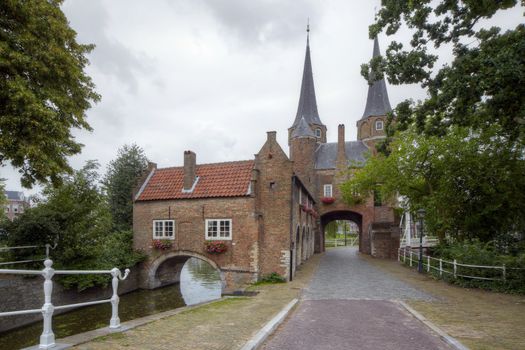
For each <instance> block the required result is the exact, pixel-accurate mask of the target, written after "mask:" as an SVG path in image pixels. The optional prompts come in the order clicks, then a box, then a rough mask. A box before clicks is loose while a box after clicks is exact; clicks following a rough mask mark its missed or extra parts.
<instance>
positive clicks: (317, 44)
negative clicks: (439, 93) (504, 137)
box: [0, 0, 523, 193]
mask: <svg viewBox="0 0 525 350" xmlns="http://www.w3.org/2000/svg"><path fill="white" fill-rule="evenodd" d="M378 5H379V0H377V1H376V0H370V1H348V0H251V1H246V0H150V1H139V0H112V1H104V0H90V1H85V0H66V2H65V4H64V5H63V10H64V12H65V14H66V16H67V18H68V19H69V21H70V24H71V26H72V27H73V29H75V30H76V31H77V33H78V41H79V42H81V43H93V44H95V45H96V48H95V50H94V51H93V52H92V53H91V54H90V55H89V59H90V61H91V65H90V66H89V67H88V69H87V73H88V74H89V75H90V76H91V77H92V78H93V81H94V82H95V84H96V90H97V92H98V93H100V94H101V95H102V100H101V101H100V102H99V103H98V104H97V105H95V106H94V107H93V108H92V109H91V110H89V111H87V115H88V122H89V123H90V125H91V126H92V127H93V131H92V132H86V131H77V132H75V136H76V138H77V139H78V141H79V142H81V143H83V144H84V145H85V147H84V148H83V150H82V153H81V154H80V155H77V156H75V157H72V158H71V159H70V163H71V164H72V166H73V167H74V168H80V167H81V166H82V165H83V164H84V162H85V161H86V160H89V159H97V160H98V161H99V162H100V164H101V166H102V167H101V171H102V172H103V171H105V167H106V165H107V163H108V162H109V161H110V160H111V159H114V158H115V157H116V154H117V149H118V148H119V147H120V146H122V145H124V144H130V143H136V144H137V145H139V146H141V147H142V148H144V150H145V152H146V155H147V156H148V158H149V159H150V160H151V161H154V162H156V163H157V164H158V166H159V167H166V166H178V165H181V164H182V159H183V151H184V150H187V149H190V150H193V151H195V152H196V153H197V163H209V162H220V161H231V160H244V159H251V158H253V154H255V153H257V152H258V151H259V149H260V147H261V146H262V144H263V143H264V141H265V138H266V131H269V130H275V131H277V136H278V141H279V143H280V144H281V146H282V147H283V149H284V150H285V151H286V152H287V151H288V145H287V129H288V127H290V126H291V124H292V122H293V120H294V117H295V113H296V110H297V103H298V100H299V89H300V85H301V75H302V70H303V62H304V54H305V44H306V32H305V29H306V21H307V18H308V17H309V18H310V25H311V38H310V46H311V54H312V65H313V73H314V82H315V88H316V93H317V103H318V107H319V115H320V117H321V120H322V121H323V123H324V124H325V125H326V126H327V127H328V141H329V142H331V141H335V140H336V138H337V124H340V123H343V124H345V125H346V139H347V140H354V139H355V138H356V134H357V132H356V127H355V124H356V121H357V120H358V119H359V118H360V117H361V115H362V113H363V110H364V107H365V102H366V93H367V88H368V86H367V83H366V81H365V80H364V79H363V78H362V77H361V76H360V65H361V64H362V63H364V62H366V61H368V60H369V59H370V57H371V55H372V44H373V43H372V41H370V40H369V38H368V25H369V24H371V23H372V21H373V17H374V7H376V6H378ZM521 22H523V8H521V9H516V8H515V9H513V10H510V11H505V12H502V13H500V14H498V16H497V17H496V18H494V19H493V20H492V23H493V24H496V25H499V26H502V27H506V28H514V27H515V26H516V25H517V24H518V23H521ZM407 33H408V32H407V31H402V32H401V33H400V34H399V36H397V37H396V38H395V40H401V41H404V42H407V40H408V39H409V35H408V34H407ZM379 39H380V47H381V50H382V52H384V50H385V48H386V47H387V45H388V43H389V42H390V40H392V38H388V37H385V35H381V36H380V37H379ZM448 57H449V56H447V55H446V54H444V55H443V58H442V61H441V62H445V61H446V60H447V58H448ZM388 93H389V96H390V102H391V104H392V106H395V105H396V104H397V103H398V102H400V101H402V100H404V99H406V98H414V99H420V98H424V96H425V95H424V92H423V91H422V90H421V89H420V88H419V87H417V86H391V85H390V84H388ZM0 177H4V178H7V181H6V188H7V189H9V190H21V186H20V183H19V177H18V175H17V172H16V170H14V169H11V168H10V167H8V166H7V167H4V168H2V169H0ZM24 191H25V192H26V193H33V192H34V190H33V191H28V190H24Z"/></svg>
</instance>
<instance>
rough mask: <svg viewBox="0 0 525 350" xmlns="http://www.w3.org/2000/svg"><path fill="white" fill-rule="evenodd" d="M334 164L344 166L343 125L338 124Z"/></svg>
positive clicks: (345, 163)
mask: <svg viewBox="0 0 525 350" xmlns="http://www.w3.org/2000/svg"><path fill="white" fill-rule="evenodd" d="M336 166H337V167H338V168H340V167H342V168H346V166H347V160H346V149H345V125H344V124H339V126H338V127H337V158H336Z"/></svg>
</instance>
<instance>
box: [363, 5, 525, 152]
mask: <svg viewBox="0 0 525 350" xmlns="http://www.w3.org/2000/svg"><path fill="white" fill-rule="evenodd" d="M517 2H518V1H517V0H499V1H496V0H492V1H448V0H441V1H438V2H432V1H430V0H424V1H412V0H402V1H398V0H383V1H382V8H381V9H380V10H379V12H378V14H377V17H376V23H374V24H373V25H371V26H370V36H371V37H374V36H376V35H377V34H378V33H379V32H381V31H382V30H385V31H386V34H387V35H394V34H396V33H397V31H398V30H399V28H400V27H401V26H402V25H403V24H406V26H407V27H408V28H409V29H411V30H412V31H413V35H412V40H411V42H410V46H411V49H410V50H404V49H403V44H401V43H399V42H396V41H393V42H392V43H391V44H390V46H389V47H388V49H387V51H386V57H376V58H374V59H372V61H370V63H369V64H365V65H363V66H362V74H363V76H364V77H365V78H368V76H369V70H370V69H372V71H373V74H374V75H375V76H376V77H377V78H378V79H381V78H382V77H383V76H384V75H386V76H387V78H388V80H389V81H390V83H392V84H395V85H398V84H410V83H420V84H421V86H422V87H423V88H425V89H426V90H427V92H428V98H427V99H425V100H424V101H422V102H418V103H415V102H414V101H412V100H406V101H404V102H402V103H400V104H399V105H398V106H397V108H396V109H395V114H396V118H397V122H396V123H395V126H396V128H397V129H398V130H406V129H408V128H409V127H410V126H411V125H415V126H416V131H417V132H418V133H424V134H426V135H444V134H445V133H447V131H448V128H449V126H451V125H458V126H468V127H472V128H474V129H480V130H484V129H486V128H487V127H489V126H491V125H494V124H497V125H499V126H501V128H500V131H501V133H502V134H503V135H505V137H506V139H508V140H509V142H513V140H515V139H518V138H521V139H523V138H524V136H525V26H524V25H523V24H520V25H518V26H517V27H516V28H514V29H513V30H508V31H506V32H504V33H502V32H501V30H500V28H497V27H492V28H483V26H480V23H481V22H482V21H483V20H484V19H488V18H490V17H492V16H493V15H494V14H495V13H496V12H498V11H501V10H504V9H511V8H512V9H513V10H516V11H520V10H522V8H521V9H520V8H518V6H516V5H517ZM522 6H525V2H524V1H522ZM480 27H481V28H480ZM477 28H479V29H477ZM431 44H433V45H434V47H435V48H439V47H440V46H442V45H450V46H451V48H452V51H453V60H452V62H451V63H450V64H446V65H445V66H444V67H442V68H441V69H437V70H435V69H434V64H435V62H436V60H437V58H438V57H437V56H436V55H434V54H432V53H430V52H429V45H431ZM393 132H394V129H393V128H391V133H390V135H389V136H392V133H393Z"/></svg>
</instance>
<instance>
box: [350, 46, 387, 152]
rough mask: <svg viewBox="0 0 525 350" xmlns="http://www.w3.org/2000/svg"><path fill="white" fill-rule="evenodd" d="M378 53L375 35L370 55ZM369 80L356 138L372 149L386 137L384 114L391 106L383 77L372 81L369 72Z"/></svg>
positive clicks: (377, 54)
mask: <svg viewBox="0 0 525 350" xmlns="http://www.w3.org/2000/svg"><path fill="white" fill-rule="evenodd" d="M380 55H381V53H380V51H379V42H378V40H377V36H376V37H375V39H374V52H373V55H372V57H378V56H380ZM369 82H372V84H371V85H368V96H367V98H366V107H365V112H364V113H363V116H362V117H361V119H360V120H359V121H358V122H357V139H358V140H361V141H363V142H364V143H365V144H366V145H367V147H368V148H369V149H372V151H373V150H374V149H375V144H376V142H377V141H379V140H382V139H384V138H385V137H386V130H385V128H386V115H387V113H388V112H390V111H392V108H391V107H390V101H389V100H388V93H387V91H386V83H385V79H384V78H383V79H381V80H377V81H374V76H373V74H370V78H369Z"/></svg>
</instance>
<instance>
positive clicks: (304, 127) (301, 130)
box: [292, 117, 315, 139]
mask: <svg viewBox="0 0 525 350" xmlns="http://www.w3.org/2000/svg"><path fill="white" fill-rule="evenodd" d="M298 137H313V138H315V134H314V132H313V131H312V129H311V128H310V126H309V125H308V123H307V122H306V120H305V119H304V117H302V118H301V120H300V121H299V123H297V125H296V126H295V128H294V129H293V132H292V139H294V138H298Z"/></svg>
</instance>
